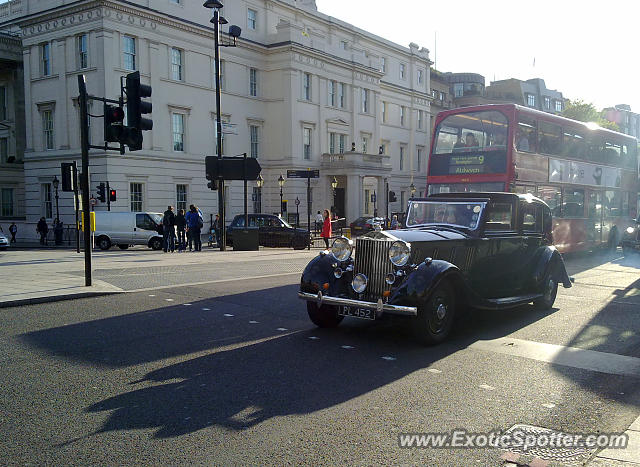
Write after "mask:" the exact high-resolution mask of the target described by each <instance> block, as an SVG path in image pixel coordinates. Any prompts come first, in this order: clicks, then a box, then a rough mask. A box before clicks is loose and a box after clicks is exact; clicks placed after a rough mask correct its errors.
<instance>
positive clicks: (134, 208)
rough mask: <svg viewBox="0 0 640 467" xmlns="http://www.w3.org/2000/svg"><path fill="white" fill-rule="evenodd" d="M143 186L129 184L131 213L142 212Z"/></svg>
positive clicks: (140, 184)
mask: <svg viewBox="0 0 640 467" xmlns="http://www.w3.org/2000/svg"><path fill="white" fill-rule="evenodd" d="M143 188H144V186H143V184H142V183H134V182H132V183H130V184H129V192H130V193H131V212H141V211H142V210H143V204H144V203H143V201H144V199H143V195H142V191H143Z"/></svg>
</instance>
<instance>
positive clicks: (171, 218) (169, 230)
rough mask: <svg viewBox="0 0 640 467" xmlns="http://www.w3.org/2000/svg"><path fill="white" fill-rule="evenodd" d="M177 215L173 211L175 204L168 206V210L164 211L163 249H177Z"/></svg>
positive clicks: (166, 250) (171, 250) (165, 250)
mask: <svg viewBox="0 0 640 467" xmlns="http://www.w3.org/2000/svg"><path fill="white" fill-rule="evenodd" d="M175 226H176V216H175V214H174V213H173V206H167V210H166V211H165V212H164V217H163V218H162V234H163V235H162V237H163V245H162V247H163V251H164V252H165V253H167V252H168V251H170V252H173V251H175V249H176V243H175V241H176V227H175Z"/></svg>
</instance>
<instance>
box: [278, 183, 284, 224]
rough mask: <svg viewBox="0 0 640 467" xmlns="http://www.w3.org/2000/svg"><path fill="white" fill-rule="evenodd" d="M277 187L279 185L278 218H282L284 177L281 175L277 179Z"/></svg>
mask: <svg viewBox="0 0 640 467" xmlns="http://www.w3.org/2000/svg"><path fill="white" fill-rule="evenodd" d="M278 185H280V217H282V187H283V186H284V177H283V176H282V174H280V176H279V177H278Z"/></svg>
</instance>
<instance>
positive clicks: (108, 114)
mask: <svg viewBox="0 0 640 467" xmlns="http://www.w3.org/2000/svg"><path fill="white" fill-rule="evenodd" d="M123 121H124V109H123V108H122V107H117V106H115V105H109V104H104V140H105V141H109V142H114V143H124V141H122V139H123V136H124V134H125V133H126V130H125V127H124V126H123Z"/></svg>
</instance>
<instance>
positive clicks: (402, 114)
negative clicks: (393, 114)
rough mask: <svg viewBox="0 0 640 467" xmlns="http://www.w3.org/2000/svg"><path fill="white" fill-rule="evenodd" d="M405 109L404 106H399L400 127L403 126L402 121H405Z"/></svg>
mask: <svg viewBox="0 0 640 467" xmlns="http://www.w3.org/2000/svg"><path fill="white" fill-rule="evenodd" d="M405 112H406V110H405V107H404V105H401V106H400V126H404V121H405Z"/></svg>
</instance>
